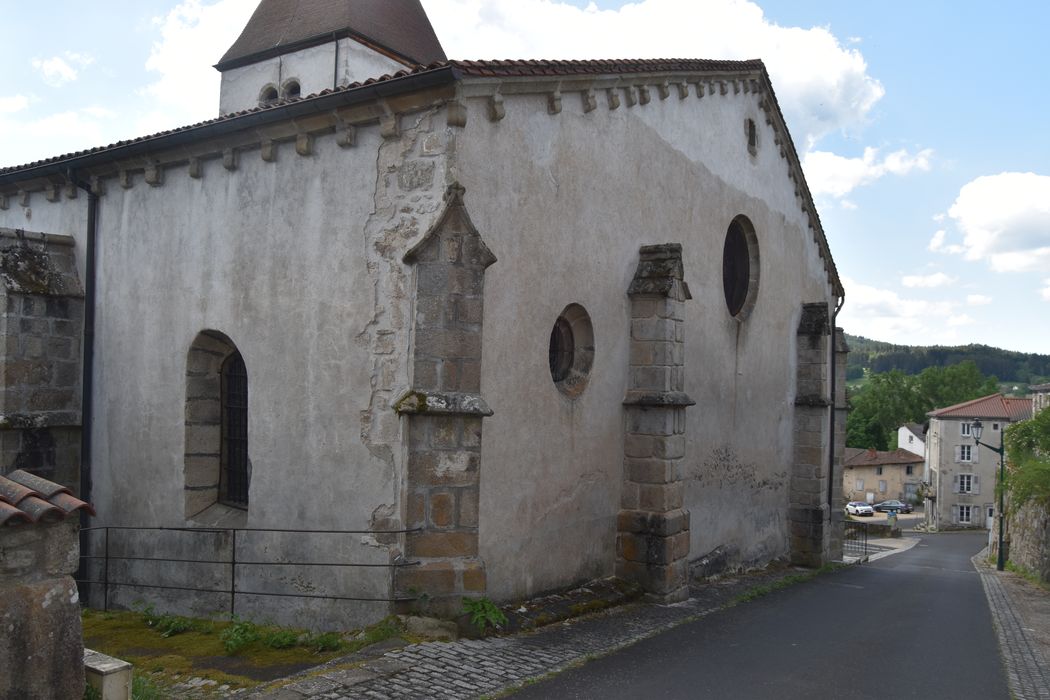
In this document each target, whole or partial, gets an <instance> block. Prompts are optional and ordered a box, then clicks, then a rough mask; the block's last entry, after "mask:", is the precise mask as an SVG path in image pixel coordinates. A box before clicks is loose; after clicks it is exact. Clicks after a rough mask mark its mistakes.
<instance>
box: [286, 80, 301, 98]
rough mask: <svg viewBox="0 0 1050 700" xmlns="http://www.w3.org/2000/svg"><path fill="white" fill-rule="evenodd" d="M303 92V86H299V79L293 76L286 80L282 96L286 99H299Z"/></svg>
mask: <svg viewBox="0 0 1050 700" xmlns="http://www.w3.org/2000/svg"><path fill="white" fill-rule="evenodd" d="M301 92H302V88H301V87H299V81H298V80H296V79H295V78H292V79H291V80H289V81H287V82H285V84H284V87H283V88H282V89H281V97H282V98H283V99H285V100H298V99H299V95H300V93H301Z"/></svg>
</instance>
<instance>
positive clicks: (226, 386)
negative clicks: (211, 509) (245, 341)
mask: <svg viewBox="0 0 1050 700" xmlns="http://www.w3.org/2000/svg"><path fill="white" fill-rule="evenodd" d="M219 502H220V503H225V504H227V505H231V506H236V507H238V508H247V507H248V370H247V369H246V368H245V366H244V359H243V358H242V357H241V353H239V352H234V353H233V354H232V355H230V356H229V357H228V358H226V361H225V362H223V365H222V473H221V475H220V480H219Z"/></svg>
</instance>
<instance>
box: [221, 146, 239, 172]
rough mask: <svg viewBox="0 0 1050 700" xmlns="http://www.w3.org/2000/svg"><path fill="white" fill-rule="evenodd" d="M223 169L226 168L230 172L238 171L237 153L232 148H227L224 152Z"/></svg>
mask: <svg viewBox="0 0 1050 700" xmlns="http://www.w3.org/2000/svg"><path fill="white" fill-rule="evenodd" d="M222 167H224V168H226V169H227V170H229V171H230V172H233V171H234V170H236V169H237V151H235V150H234V149H232V148H227V149H225V150H223V152H222Z"/></svg>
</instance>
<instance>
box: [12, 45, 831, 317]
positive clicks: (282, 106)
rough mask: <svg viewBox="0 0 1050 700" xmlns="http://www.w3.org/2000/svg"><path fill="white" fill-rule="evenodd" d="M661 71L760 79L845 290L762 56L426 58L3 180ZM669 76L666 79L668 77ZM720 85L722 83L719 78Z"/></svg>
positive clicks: (38, 164)
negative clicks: (418, 105)
mask: <svg viewBox="0 0 1050 700" xmlns="http://www.w3.org/2000/svg"><path fill="white" fill-rule="evenodd" d="M638 73H645V74H650V75H651V74H653V73H658V74H659V73H666V74H668V75H669V76H670V75H673V74H674V73H708V74H711V77H712V79H713V80H717V79H725V80H730V79H733V78H734V77H735V78H737V79H740V78H747V79H750V80H758V81H759V82H760V83H761V85H762V88H763V89H764V90H765V91H767V92H768V94H769V97H770V99H769V100H768V104H767V106H768V108H769V109H770V115H769V116H770V118H771V119H772V121H771V123H773V124H775V125H776V127H777V130H778V132H779V137H780V139H781V145H780V148H781V154H782V155H783V156H784V157H785V158H787V159H788V162H789V163H790V164H791V166H792V167H791V172H790V176H791V178H792V180H794V184H795V188H796V194H797V196H799V197H800V198H801V199H802V202H803V207H802V208H803V211H805V212H806V214H807V215H808V216H809V221H810V225H811V227H812V229H813V231H814V240H815V241H816V243H817V246H818V247H819V249H820V255H821V258H822V259H823V261H824V264H825V266H826V269H827V273H828V280H829V282H830V284H831V287H832V290H833V292H834V294H835V295H836V296H839V297H841V296H844V295H845V291H844V290H843V287H842V281H841V279H840V278H839V274H838V268H837V267H836V266H835V261H834V259H833V258H832V256H831V248H830V246H829V245H828V240H827V236H826V235H825V233H824V228H823V225H822V224H821V222H820V215H819V214H818V213H817V209H816V205H815V204H814V202H813V195H812V193H811V192H810V190H809V185H808V184H807V183H806V179H805V176H804V174H803V172H802V163H801V161H800V160H799V157H798V151H797V149H796V148H795V144H794V141H793V140H792V138H791V134H790V133H789V131H788V128H787V121H786V120H785V119H784V113H783V112H782V111H781V109H780V104H779V102H778V101H777V99H776V94H775V92H774V91H773V85H772V83H771V82H770V80H769V74H768V73H767V72H766V68H765V64H763V63H762V61H761V60H757V59H753V60H748V61H725V60H710V59H637V60H635V59H617V60H582V61H561V60H558V61H543V60H502V61H500V60H495V61H445V60H442V61H437V62H435V63H431V64H430V65H428V66H422V65H417V66H415V67H413V68H408V69H405V70H401V71H397V72H396V73H394V74H393V75H383V76H380V77H378V78H369V79H368V80H365V81H363V82H356V83H351V84H350V85H346V86H344V87H339V88H331V89H326V90H322V91H321V92H319V93H316V94H313V95H308V96H305V97H301V98H293V99H285V100H280V101H278V102H276V103H275V104H273V105H267V106H264V107H255V108H252V109H247V110H243V111H240V112H233V113H231V114H226V115H223V116H220V117H217V118H215V119H209V120H207V121H203V122H200V123H198V124H193V125H190V126H184V127H179V128H177V129H171V130H169V131H162V132H160V133H157V134H152V135H149V136H142V137H139V138H135V139H130V140H127V141H118V142H117V143H115V144H111V145H109V146H101V147H98V148H93V149H89V150H85V151H80V152H77V153H70V154H66V155H61V156H55V157H53V158H47V159H44V160H39V161H35V162H32V163H28V164H25V165H17V166H12V167H8V168H0V185H4V184H9V183H15V182H19V181H21V180H26V179H30V178H36V177H48V178H56V177H57V178H60V179H61V178H69V177H70V176H71V175H72V176H74V177H75V176H76V175H77V171H78V170H80V169H84V168H90V167H92V166H96V165H101V164H106V163H111V162H113V161H114V160H118V159H131V158H136V157H140V156H144V155H148V154H150V153H153V152H155V151H159V150H164V149H171V148H177V147H181V146H184V145H186V144H188V143H191V142H194V141H198V140H204V139H206V138H214V137H217V136H222V135H223V134H227V133H233V132H236V131H241V130H244V129H249V128H253V127H256V126H260V125H263V124H269V123H274V122H278V121H281V120H287V119H293V118H296V117H300V116H305V115H312V114H317V113H319V112H322V111H324V110H328V109H333V108H337V107H342V106H347V105H351V104H360V103H365V102H368V101H370V100H375V99H380V98H385V97H391V96H394V95H402V94H407V93H411V92H414V91H417V90H424V89H427V88H433V87H437V86H440V85H449V84H452V83H454V82H456V81H458V80H461V79H462V78H463V77H464V76H467V77H473V78H529V77H553V78H557V77H568V76H580V77H586V76H593V77H597V76H600V75H629V74H638ZM665 84H666V83H665ZM723 88H724V85H723Z"/></svg>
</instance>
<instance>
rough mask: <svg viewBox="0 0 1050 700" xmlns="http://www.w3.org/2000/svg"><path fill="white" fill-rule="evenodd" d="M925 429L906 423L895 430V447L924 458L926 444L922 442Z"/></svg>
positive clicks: (915, 424) (916, 424)
mask: <svg viewBox="0 0 1050 700" xmlns="http://www.w3.org/2000/svg"><path fill="white" fill-rule="evenodd" d="M925 434H926V429H925V428H924V427H923V426H922V425H920V424H919V423H907V424H905V425H902V426H901V427H899V428H897V447H899V448H901V449H905V450H908V452H913V453H914V454H917V455H919V456H920V457H925V456H926V442H925V441H924V440H923V437H924V435H925Z"/></svg>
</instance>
